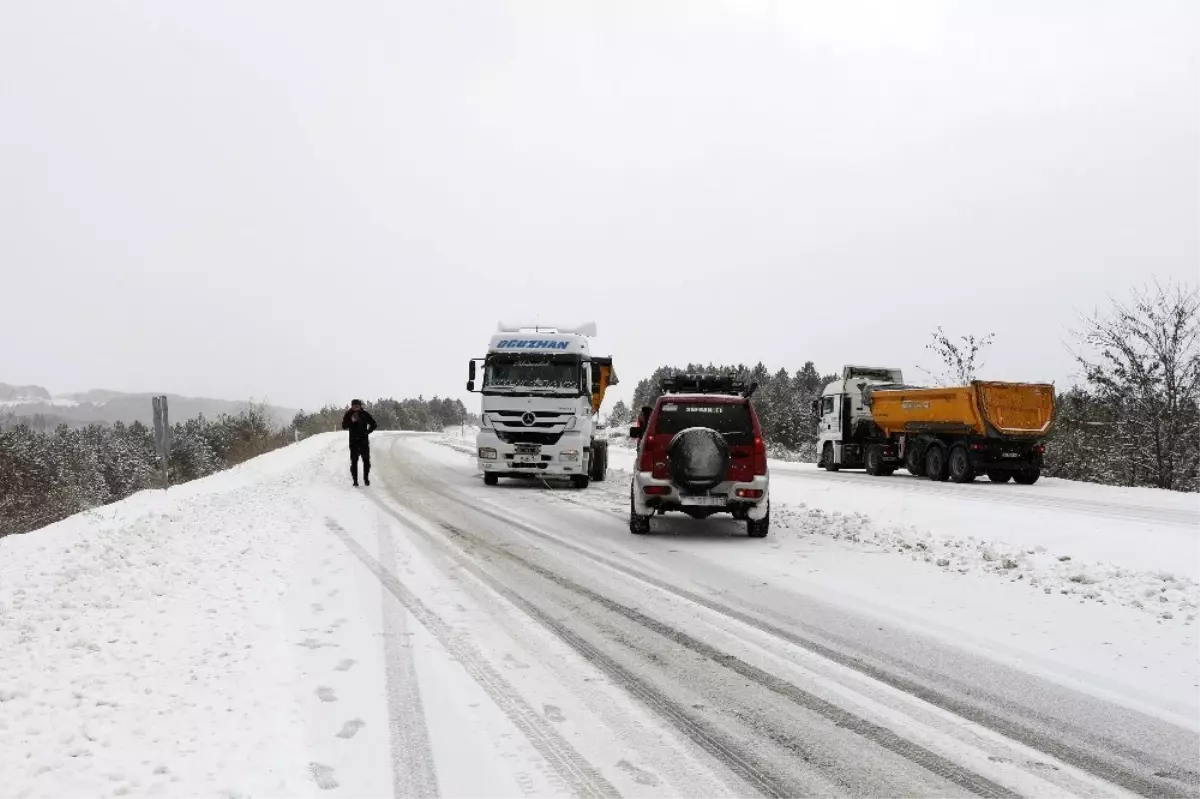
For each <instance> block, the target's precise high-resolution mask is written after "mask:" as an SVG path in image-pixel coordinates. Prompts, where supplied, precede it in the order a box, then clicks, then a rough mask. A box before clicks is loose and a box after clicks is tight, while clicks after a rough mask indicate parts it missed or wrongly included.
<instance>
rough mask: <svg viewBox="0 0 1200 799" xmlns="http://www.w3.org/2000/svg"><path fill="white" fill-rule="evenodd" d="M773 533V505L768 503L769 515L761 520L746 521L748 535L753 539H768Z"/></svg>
mask: <svg viewBox="0 0 1200 799" xmlns="http://www.w3.org/2000/svg"><path fill="white" fill-rule="evenodd" d="M769 532H771V504H770V502H769V501H768V503H767V515H766V516H764V517H762V518H761V519H747V520H746V535H748V536H750V537H751V538H766V537H767V533H769Z"/></svg>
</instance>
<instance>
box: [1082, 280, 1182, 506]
mask: <svg viewBox="0 0 1200 799" xmlns="http://www.w3.org/2000/svg"><path fill="white" fill-rule="evenodd" d="M1198 311H1200V291H1198V290H1197V289H1196V288H1195V287H1193V286H1188V285H1184V284H1167V285H1165V286H1164V285H1161V284H1157V283H1156V284H1155V285H1154V286H1153V287H1151V288H1147V289H1137V290H1134V291H1133V292H1132V295H1131V297H1130V299H1129V300H1128V301H1126V302H1120V301H1116V300H1114V301H1113V304H1112V308H1111V309H1110V310H1109V311H1108V312H1107V313H1100V312H1098V311H1097V312H1096V313H1094V314H1093V315H1092V316H1090V317H1085V318H1083V319H1082V320H1081V322H1082V324H1081V328H1080V329H1079V330H1077V331H1075V333H1074V335H1075V339H1076V341H1077V343H1078V344H1079V346H1080V348H1081V349H1082V350H1083V351H1082V352H1077V353H1076V360H1077V362H1078V363H1079V365H1080V366H1081V367H1082V369H1083V377H1084V379H1085V380H1086V381H1087V385H1088V386H1089V388H1090V389H1091V391H1092V392H1093V393H1094V394H1095V396H1096V398H1097V399H1098V400H1099V401H1100V402H1101V403H1102V404H1103V406H1104V409H1105V410H1106V412H1107V413H1108V414H1109V417H1110V419H1111V423H1112V424H1111V426H1110V427H1109V429H1108V434H1109V437H1110V439H1111V440H1113V441H1114V442H1118V443H1117V444H1116V446H1118V448H1119V449H1120V450H1121V454H1122V457H1124V458H1125V459H1126V460H1127V467H1128V468H1127V470H1126V474H1127V480H1126V482H1127V483H1128V484H1129V485H1139V484H1141V485H1153V486H1157V487H1159V488H1168V489H1175V490H1184V491H1196V490H1198V489H1200V485H1198V484H1197V466H1198V461H1200V314H1198Z"/></svg>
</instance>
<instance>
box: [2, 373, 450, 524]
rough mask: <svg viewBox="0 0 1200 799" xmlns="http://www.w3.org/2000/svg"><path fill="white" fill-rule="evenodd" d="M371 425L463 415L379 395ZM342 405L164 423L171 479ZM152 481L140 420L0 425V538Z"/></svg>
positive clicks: (337, 413)
mask: <svg viewBox="0 0 1200 799" xmlns="http://www.w3.org/2000/svg"><path fill="white" fill-rule="evenodd" d="M367 408H368V410H370V411H371V413H372V415H373V416H374V417H375V420H376V422H377V423H378V424H379V428H380V429H381V430H421V431H434V430H441V429H442V428H444V427H447V426H449V425H454V424H459V423H460V422H462V421H463V420H464V418H466V419H467V420H468V421H469V420H470V416H469V415H468V414H467V412H466V407H465V406H464V405H463V404H462V402H461V401H460V400H451V399H441V398H438V397H434V398H433V399H431V400H426V399H424V398H420V397H419V398H417V399H401V400H396V399H392V398H390V397H389V398H383V399H379V400H376V401H375V402H374V403H370V404H368V405H367ZM344 412H345V409H344V408H333V407H326V408H322V409H321V410H319V411H316V412H314V413H305V412H304V411H301V412H299V413H297V414H296V416H295V418H294V419H293V420H292V422H291V424H289V425H284V426H280V425H277V424H274V423H272V421H271V416H270V414H269V412H268V411H267V409H266V407H265V406H262V405H253V404H252V405H250V406H249V407H248V408H246V409H245V410H244V411H242V412H241V413H237V414H222V415H220V416H218V417H217V418H215V419H208V418H205V417H204V416H203V415H200V416H197V417H195V418H192V419H188V420H186V421H182V422H177V423H175V424H174V425H172V427H171V432H172V436H171V453H170V459H169V463H168V473H169V475H170V482H171V485H179V484H181V483H186V482H188V481H191V480H195V479H198V478H201V477H207V476H208V475H211V474H215V473H216V472H219V471H222V470H224V469H228V468H230V467H232V466H236V465H237V464H239V463H242V462H244V461H247V460H249V459H250V458H253V457H256V456H258V455H262V454H264V453H267V452H270V451H272V450H275V449H278V448H280V447H283V446H286V445H287V444H290V443H292V442H294V441H296V440H298V439H301V438H307V437H308V436H311V435H314V434H317V433H324V432H330V431H334V430H340V429H341V422H342V414H343V413H344ZM161 487H162V471H161V463H160V460H159V457H158V452H157V450H156V448H155V445H154V432H153V430H152V429H151V428H149V427H148V426H146V425H144V424H142V423H141V422H134V423H132V424H125V423H123V422H116V423H113V424H105V423H93V424H89V425H85V426H83V427H71V426H68V425H66V424H60V425H58V426H57V427H56V428H54V429H53V430H48V431H42V430H37V429H35V428H33V427H31V426H30V425H28V424H23V423H17V424H11V425H5V426H0V537H2V536H5V535H10V534H13V533H25V532H29V531H30V530H36V529H38V528H39V527H44V526H46V525H47V524H52V523H53V522H56V521H58V520H60V519H64V518H66V517H68V516H71V515H73V514H75V513H79V512H81V511H85V510H90V509H92V508H97V507H100V506H101V505H106V504H108V503H110V502H116V501H117V500H120V499H124V498H125V497H128V496H130V495H131V494H134V493H137V492H138V491H143V490H145V489H154V488H161Z"/></svg>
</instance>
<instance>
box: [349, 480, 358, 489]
mask: <svg viewBox="0 0 1200 799" xmlns="http://www.w3.org/2000/svg"><path fill="white" fill-rule="evenodd" d="M351 485H352V486H354V487H355V488H358V481H357V480H355V481H354V482H353V483H351Z"/></svg>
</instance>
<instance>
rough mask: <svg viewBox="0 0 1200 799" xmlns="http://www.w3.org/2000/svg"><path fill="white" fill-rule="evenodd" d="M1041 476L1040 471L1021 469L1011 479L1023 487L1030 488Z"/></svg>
mask: <svg viewBox="0 0 1200 799" xmlns="http://www.w3.org/2000/svg"><path fill="white" fill-rule="evenodd" d="M1041 476H1042V470H1041V469H1023V470H1022V471H1019V472H1016V473H1015V474H1013V479H1014V480H1016V481H1017V482H1018V483H1020V484H1021V485H1023V486H1031V485H1033V484H1034V483H1036V482H1037V481H1038V478H1039V477H1041Z"/></svg>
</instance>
